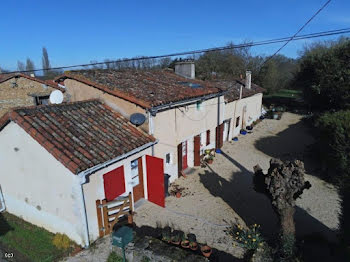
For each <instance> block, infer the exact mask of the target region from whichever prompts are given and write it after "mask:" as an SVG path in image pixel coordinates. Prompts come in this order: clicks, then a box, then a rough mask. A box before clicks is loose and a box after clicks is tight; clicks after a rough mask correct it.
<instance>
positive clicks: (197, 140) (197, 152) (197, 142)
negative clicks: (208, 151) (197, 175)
mask: <svg viewBox="0 0 350 262" xmlns="http://www.w3.org/2000/svg"><path fill="white" fill-rule="evenodd" d="M193 148H194V150H193V154H194V166H200V164H201V161H200V157H201V156H200V154H201V153H200V149H201V137H200V135H198V136H195V137H194V145H193Z"/></svg>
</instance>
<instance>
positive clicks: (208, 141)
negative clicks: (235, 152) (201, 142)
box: [207, 130, 210, 145]
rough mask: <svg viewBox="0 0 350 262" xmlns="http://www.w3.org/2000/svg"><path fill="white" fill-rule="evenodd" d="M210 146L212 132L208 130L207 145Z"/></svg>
mask: <svg viewBox="0 0 350 262" xmlns="http://www.w3.org/2000/svg"><path fill="white" fill-rule="evenodd" d="M209 144H210V130H207V145H209Z"/></svg>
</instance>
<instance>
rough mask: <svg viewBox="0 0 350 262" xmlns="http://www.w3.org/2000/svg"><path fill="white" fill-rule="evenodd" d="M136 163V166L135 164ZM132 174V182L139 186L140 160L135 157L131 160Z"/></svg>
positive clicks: (133, 184)
mask: <svg viewBox="0 0 350 262" xmlns="http://www.w3.org/2000/svg"><path fill="white" fill-rule="evenodd" d="M133 163H136V166H135V165H133ZM130 174H131V184H132V186H133V187H134V186H137V185H139V184H140V176H139V175H140V174H139V160H138V159H135V160H132V161H131V162H130Z"/></svg>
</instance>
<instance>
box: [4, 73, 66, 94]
mask: <svg viewBox="0 0 350 262" xmlns="http://www.w3.org/2000/svg"><path fill="white" fill-rule="evenodd" d="M14 77H17V78H18V77H24V78H27V79H29V80H32V81H35V82H38V83H41V84H44V85H47V86H50V87H53V88H56V89H58V90H60V91H62V92H65V89H64V88H61V87H59V86H58V83H56V82H54V81H52V80H46V81H45V80H41V79H39V78H36V77H31V76H29V75H26V74H22V73H13V74H3V75H0V83H3V82H5V81H7V80H10V79H11V78H14Z"/></svg>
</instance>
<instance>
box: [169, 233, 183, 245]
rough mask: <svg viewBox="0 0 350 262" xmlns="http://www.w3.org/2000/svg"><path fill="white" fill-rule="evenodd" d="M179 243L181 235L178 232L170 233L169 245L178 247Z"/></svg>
mask: <svg viewBox="0 0 350 262" xmlns="http://www.w3.org/2000/svg"><path fill="white" fill-rule="evenodd" d="M180 242H181V234H180V231H178V230H174V231H173V232H172V233H171V243H173V244H174V245H180Z"/></svg>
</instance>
